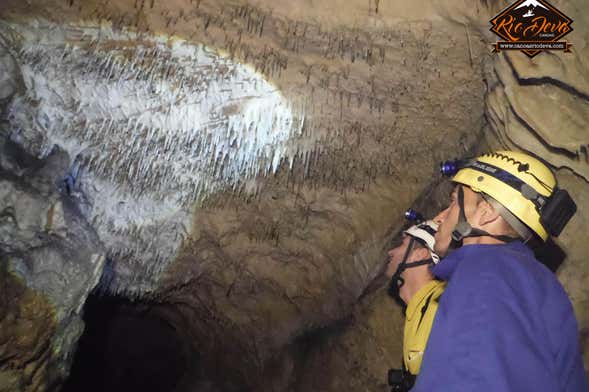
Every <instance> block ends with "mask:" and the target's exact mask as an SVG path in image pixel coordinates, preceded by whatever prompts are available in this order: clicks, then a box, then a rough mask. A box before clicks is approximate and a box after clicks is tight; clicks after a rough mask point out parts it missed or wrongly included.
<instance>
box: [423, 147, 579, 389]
mask: <svg viewBox="0 0 589 392" xmlns="http://www.w3.org/2000/svg"><path fill="white" fill-rule="evenodd" d="M458 166H459V167H458V171H457V172H456V174H455V176H454V177H453V181H454V182H455V183H456V184H457V185H456V188H455V190H454V192H453V194H452V199H451V202H450V205H449V206H448V208H446V209H445V210H444V211H442V212H441V213H440V214H439V215H438V216H437V217H436V218H435V220H436V221H437V222H439V223H440V226H439V230H438V232H437V234H436V246H435V250H436V252H438V254H440V255H441V256H444V255H447V256H446V257H445V258H444V259H443V260H442V261H441V262H440V263H439V264H437V265H436V266H434V267H433V268H432V272H433V273H434V275H435V276H436V277H438V278H440V279H443V280H445V281H447V282H448V284H447V286H446V289H445V291H444V295H443V296H442V298H441V300H440V302H439V307H438V312H437V314H436V317H435V320H434V324H433V327H432V332H431V334H430V338H429V341H428V345H427V350H426V352H425V354H424V358H423V364H422V367H421V372H420V376H419V378H418V379H417V382H416V385H415V387H414V389H412V391H413V392H431V391H451V392H460V391H469V392H471V391H493V392H502V391H514V392H515V391H517V392H520V391H534V392H544V391H545V392H557V391H567V392H581V391H583V392H585V391H587V390H588V389H587V386H586V384H585V377H584V371H583V363H582V359H581V355H580V350H579V343H578V342H579V335H578V329H577V322H576V320H575V316H574V313H573V308H572V306H571V303H570V300H569V299H568V297H567V295H566V293H565V291H564V290H563V288H562V286H561V285H560V283H559V282H558V281H557V279H556V277H555V276H554V275H553V274H552V273H551V272H550V271H549V270H548V269H547V268H546V267H544V266H543V265H542V264H540V263H539V262H538V261H537V260H536V259H535V258H534V256H533V253H532V251H531V250H530V249H529V248H528V247H527V246H526V245H525V244H524V243H525V242H529V241H531V240H533V239H534V238H536V239H538V240H546V239H547V238H548V237H549V235H554V236H556V235H558V234H560V232H561V230H562V229H563V227H564V226H565V225H566V223H567V222H568V220H569V219H570V218H571V217H572V215H573V214H574V213H575V211H576V206H575V204H574V202H573V201H572V199H571V198H570V197H569V196H568V193H566V191H564V190H560V189H559V188H558V186H557V184H556V179H555V177H554V175H553V174H552V172H551V171H550V169H548V167H546V166H545V165H544V164H543V163H541V162H540V161H539V160H537V159H535V158H533V157H531V156H529V155H526V154H522V153H517V152H513V151H500V152H497V153H492V154H485V155H483V156H480V157H477V158H476V159H474V160H470V161H465V162H459V165H458ZM445 168H447V167H444V169H445ZM451 243H462V247H460V248H458V249H457V250H454V251H453V252H452V253H450V254H447V253H448V249H449V247H450V245H451Z"/></svg>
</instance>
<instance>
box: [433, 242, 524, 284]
mask: <svg viewBox="0 0 589 392" xmlns="http://www.w3.org/2000/svg"><path fill="white" fill-rule="evenodd" d="M509 250H514V251H517V252H523V253H528V254H529V255H531V256H532V257H533V254H532V251H531V250H530V248H528V247H527V246H526V245H524V243H523V242H521V241H513V242H509V243H505V244H472V245H464V246H462V247H460V248H458V249H456V250H455V251H453V252H452V253H450V254H449V255H448V256H446V257H444V258H443V259H442V260H441V261H440V262H439V263H438V264H436V265H434V266H433V267H432V273H433V274H434V275H435V276H436V277H438V278H439V279H442V280H450V278H451V277H452V274H453V273H454V271H455V270H456V268H457V267H458V265H459V264H460V263H461V262H462V261H463V260H465V259H469V258H471V259H473V260H476V258H479V257H480V256H481V252H485V253H486V252H489V253H493V254H497V253H498V252H499V253H502V252H505V251H509Z"/></svg>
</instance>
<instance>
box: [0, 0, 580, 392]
mask: <svg viewBox="0 0 589 392" xmlns="http://www.w3.org/2000/svg"><path fill="white" fill-rule="evenodd" d="M0 1H1V3H2V6H1V7H0V109H2V108H3V109H4V112H3V118H4V121H3V122H2V123H1V125H2V127H1V128H0V130H1V133H0V136H1V138H0V141H1V143H0V148H3V149H5V150H4V151H8V150H11V149H16V151H18V154H20V155H22V156H26V157H28V158H27V159H26V160H25V159H20V158H19V159H16V158H15V157H11V156H9V155H3V156H0V181H2V184H3V187H2V188H0V201H2V203H3V204H2V205H4V204H6V205H8V206H11V208H12V210H10V211H9V212H10V213H11V216H10V218H11V220H10V221H9V222H8V223H5V220H3V219H4V218H5V214H4V213H5V212H6V211H4V212H2V213H0V246H1V247H0V249H4V251H7V252H8V254H9V257H8V263H7V264H8V265H9V269H10V270H11V271H12V272H13V273H14V274H15V275H17V276H19V277H20V278H21V279H22V280H23V281H24V282H25V283H26V284H27V285H28V286H29V287H32V288H34V289H35V290H38V291H40V292H43V293H49V294H48V295H47V296H48V298H49V302H50V303H51V304H52V306H54V307H55V308H56V309H57V311H56V314H57V317H56V320H55V322H54V324H55V328H54V329H55V330H56V331H58V332H57V335H56V336H59V339H56V338H53V340H52V343H51V345H50V347H52V349H51V350H53V351H52V352H53V353H54V354H51V355H55V356H57V355H58V354H55V353H59V355H61V356H62V357H60V359H59V361H62V363H67V361H68V360H66V359H63V358H65V357H67V353H68V352H69V351H68V350H72V347H73V346H74V345H75V341H76V339H77V338H78V337H79V335H80V333H81V330H82V326H81V322H80V321H79V314H80V312H81V308H82V306H83V303H84V300H85V298H86V297H87V295H88V292H89V291H90V290H92V289H94V287H95V286H96V287H97V288H96V290H97V291H98V292H100V293H102V294H103V295H107V296H118V297H123V298H127V299H131V300H136V301H143V302H142V303H144V304H149V307H150V308H151V309H155V311H156V313H157V314H158V315H159V317H162V318H164V319H165V320H166V323H169V324H170V325H173V326H174V327H175V328H176V329H177V330H178V331H181V334H182V336H181V337H180V339H181V340H182V341H183V342H190V343H189V344H188V345H189V346H190V347H191V349H192V350H195V351H197V352H200V353H201V354H202V355H206V356H207V358H208V359H209V361H208V365H203V364H199V366H205V367H206V366H210V367H211V369H212V370H211V369H209V370H210V371H209V374H213V373H215V370H214V369H213V368H217V369H223V371H226V372H227V373H226V374H221V375H218V377H219V379H223V378H224V377H225V375H226V376H227V378H228V379H231V380H232V381H231V382H232V383H233V384H232V385H234V384H235V383H236V382H237V381H235V380H239V382H237V383H238V384H239V383H243V384H245V385H248V386H250V387H253V386H255V385H256V383H260V381H259V380H264V382H266V383H268V382H269V381H268V380H270V379H272V380H274V381H275V382H276V385H275V386H274V387H272V388H274V389H273V390H286V389H285V387H284V385H286V384H288V383H289V382H290V381H289V379H290V377H291V375H292V374H295V373H297V372H299V371H301V372H303V371H305V369H303V368H299V367H297V366H300V365H296V364H293V363H295V362H296V358H300V356H301V355H302V354H301V352H300V351H297V350H298V349H294V348H293V345H296V344H295V343H296V342H298V341H299V340H297V339H302V338H304V337H305V336H307V335H306V334H308V333H309V332H310V331H323V330H324V329H328V330H329V331H331V332H333V330H332V329H331V328H334V327H333V326H334V325H336V327H335V328H336V329H337V328H339V327H338V326H342V325H348V324H346V323H351V322H352V321H350V318H354V317H356V316H357V317H360V316H361V317H364V318H365V319H366V321H365V322H364V324H362V326H361V327H360V328H357V329H355V330H354V331H355V332H349V333H347V332H346V333H344V335H342V336H340V337H341V339H340V340H338V341H337V342H335V341H330V340H329V339H327V340H326V341H323V344H324V346H321V347H322V348H320V349H319V351H314V352H313V353H312V354H311V355H309V356H308V357H304V358H306V359H309V360H310V362H309V363H310V365H308V366H309V367H310V368H315V367H316V368H318V369H319V368H321V366H319V365H318V364H322V363H324V362H325V363H329V366H327V365H326V369H330V370H333V369H335V368H337V366H340V367H343V368H346V369H352V370H354V369H356V370H357V364H355V363H353V362H352V360H350V361H349V362H347V363H345V364H344V363H342V362H338V361H344V360H343V359H341V358H335V359H334V357H332V356H330V354H327V353H326V352H327V351H329V350H334V352H335V353H336V354H334V356H337V355H338V353H340V354H341V353H349V352H350V351H352V352H353V353H354V355H360V357H362V355H364V354H365V355H366V357H365V358H364V360H365V362H366V363H370V365H367V366H371V368H370V369H371V370H370V372H377V373H379V374H381V373H382V374H384V372H385V371H386V368H385V367H386V366H387V365H386V363H385V362H382V363H380V362H379V360H378V359H377V358H376V357H375V355H376V354H375V353H378V356H379V357H381V358H387V359H391V358H395V359H396V358H397V357H398V356H396V354H398V352H399V351H398V340H399V339H397V338H395V336H400V335H399V334H398V333H397V334H396V335H395V334H392V336H389V337H384V335H385V334H386V335H389V334H388V333H385V332H386V331H388V330H385V329H384V328H383V326H384V325H387V324H395V325H397V326H398V325H400V319H399V318H398V317H397V318H395V317H394V316H392V315H390V314H388V313H387V314H386V315H385V313H383V312H377V311H374V308H369V309H367V308H362V309H361V311H360V316H358V312H357V307H358V303H359V300H360V299H362V298H365V297H366V296H370V294H371V293H372V292H374V291H375V290H377V289H379V288H380V289H381V288H382V286H383V283H382V281H379V276H380V274H381V272H382V268H383V266H384V263H383V260H384V259H383V257H384V254H385V252H384V251H385V250H386V247H387V246H388V243H389V240H390V239H391V237H393V236H394V235H395V234H396V233H398V232H399V230H400V228H401V227H402V224H403V219H402V212H403V211H404V210H405V209H406V208H408V207H410V206H412V205H413V206H418V207H422V208H424V212H426V213H428V214H431V213H433V212H435V209H436V208H440V207H441V205H442V204H441V203H443V200H444V192H446V190H447V189H445V188H439V187H437V185H438V184H437V182H438V181H437V180H438V179H439V177H438V174H437V165H438V163H439V162H440V161H441V160H444V159H447V158H453V157H461V156H465V155H467V154H472V153H473V152H474V151H477V150H480V149H484V148H488V147H489V146H492V147H496V148H499V147H508V148H515V149H522V150H524V151H528V152H533V153H536V154H538V155H541V156H542V157H543V158H545V159H546V160H547V161H548V162H549V163H551V164H552V165H553V166H554V167H556V168H560V169H561V171H560V172H559V175H560V176H561V177H562V179H563V181H564V182H565V183H570V184H576V185H571V186H578V187H579V189H581V190H586V189H585V188H586V179H587V178H588V176H589V171H588V169H587V168H588V167H589V165H587V146H588V145H589V140H587V132H586V131H585V128H586V124H587V120H588V118H589V115H588V113H589V109H588V106H587V94H588V93H587V90H588V88H589V87H588V86H587V80H589V79H588V78H587V75H588V72H587V69H588V67H587V63H586V59H587V58H588V55H587V50H588V49H587V48H586V47H585V42H586V37H587V33H586V32H587V27H585V26H586V24H584V22H585V21H586V20H583V19H584V18H585V19H586V16H585V15H589V13H586V12H585V13H583V12H582V9H583V5H582V4H581V1H580V0H579V1H562V2H556V1H555V2H554V3H557V5H558V6H559V7H563V9H566V13H567V14H568V15H572V16H573V19H575V20H576V23H575V25H574V26H575V31H574V32H573V33H572V34H571V41H572V42H574V45H575V46H574V48H575V53H576V54H575V56H569V57H567V55H566V54H561V53H558V54H552V53H546V54H543V55H540V56H537V58H536V59H534V61H531V60H529V59H528V58H527V57H525V56H523V55H521V54H520V53H509V54H505V53H503V54H501V55H493V56H494V57H491V56H492V55H491V53H490V49H489V43H490V42H491V41H492V40H493V38H492V37H490V33H489V31H488V27H489V26H488V21H489V19H490V18H491V17H492V15H494V14H495V13H496V12H497V11H498V10H499V9H501V8H502V7H503V6H505V5H506V4H507V3H506V2H504V1H503V2H497V1H491V0H486V1H485V0H483V1H466V0H455V1H452V2H442V1H426V0H416V1H412V2H405V1H394V2H392V1H380V0H362V1H359V0H329V1H327V0H326V1H315V0H301V1H287V0H274V1H267V0H255V1H254V0H250V1H241V0H222V1H214V0H173V1H161V0H119V1H111V0H102V1H94V0H90V1H78V0H63V1H62V0H51V1H41V0H28V1H15V0H0ZM587 22H588V23H589V21H587ZM518 55H520V56H518ZM6 75H8V76H6ZM546 108H554V110H546ZM558 124H561V125H562V124H566V127H563V129H562V131H561V132H558V133H556V132H554V131H553V129H554V128H555V127H557V126H558ZM7 135H8V136H7ZM5 139H6V140H5ZM491 139H492V140H491ZM18 154H17V155H18ZM585 193H586V192H585ZM585 193H583V192H579V195H580V196H579V200H585V199H584V198H585ZM416 200H417V201H416ZM0 206H1V205H0ZM3 214H4V215H3ZM576 219H577V220H576V221H573V226H575V225H577V226H579V225H580V226H583V225H584V224H585V223H584V222H585V220H584V219H585V218H583V216H580V217H579V218H576ZM39 233H42V234H39ZM56 235H57V236H58V237H59V238H60V239H59V241H61V242H59V241H57V240H55V236H56ZM575 241H576V240H574V238H573V239H571V238H568V237H567V238H565V240H564V244H565V245H568V244H574V243H575ZM56 244H57V245H56ZM76 244H78V245H76ZM79 244H82V245H79ZM46 248H47V249H52V251H51V252H49V251H48V250H46ZM571 248H572V249H576V250H578V249H579V247H578V246H577V247H575V246H574V245H571ZM31 249H34V251H32V250H31ZM55 249H58V250H59V252H58V251H55ZM64 249H65V250H64ZM60 252H61V254H60ZM575 252H576V253H575ZM579 252H580V251H574V252H572V253H571V255H572V256H571V259H572V262H571V263H570V265H578V261H579V260H580V259H581V256H580V253H579ZM15 255H18V256H15ZM44 260H45V261H44ZM68 260H83V261H82V262H80V263H79V265H77V264H76V265H74V263H71V262H68ZM579 262H580V261H579ZM571 271H573V270H571V269H565V270H564V272H563V273H562V274H563V275H562V276H564V277H565V279H569V284H570V286H569V287H571V288H572V289H571V290H572V291H571V292H572V297H573V299H574V303H575V305H576V306H577V307H582V306H583V305H582V304H584V303H588V302H587V301H589V297H588V295H587V293H586V290H584V289H583V288H582V287H583V285H580V284H578V282H577V281H575V279H576V277H575V273H574V272H571ZM576 276H577V277H578V276H581V275H576ZM588 276H589V275H588ZM72 282H76V284H72ZM571 282H572V283H571ZM575 282H576V283H575ZM14 287H17V286H16V285H15V286H14ZM18 287H20V286H18ZM56 288H57V289H56ZM60 290H61V291H60ZM26 298H27V301H28V300H29V297H26ZM31 298H32V297H31ZM379 298H380V299H377V300H376V301H375V302H374V303H376V304H377V305H378V306H381V308H383V307H386V306H389V305H390V303H388V302H386V301H384V300H381V299H382V298H381V297H379ZM385 302H386V303H385ZM43 308H44V309H45V304H43ZM72 309H73V310H72ZM355 311H356V313H354V312H355ZM46 313H47V312H46V311H43V312H42V314H43V317H45V316H44V315H45V314H46ZM354 315H355V316H354ZM76 317H78V318H76ZM581 319H582V320H583V318H581ZM72 320H73V321H72ZM341 323H343V324H341ZM583 325H587V322H586V321H585V322H584V324H583ZM52 328H53V327H52ZM60 331H61V332H60ZM331 332H330V333H331ZM397 332H399V331H397ZM354 333H356V335H353V334H354ZM350 334H352V335H350ZM358 334H359V335H358ZM39 335H40V333H39ZM358 336H360V337H358ZM375 336H377V337H375ZM379 339H380V340H379ZM387 339H388V340H387ZM368 341H370V342H372V343H370V344H368V343H366V342H368ZM374 341H377V343H374ZM383 341H385V342H386V344H381V343H382V342H383ZM63 342H65V343H63ZM293 342H295V343H293ZM326 342H327V343H326ZM358 342H360V343H362V344H364V343H366V347H373V346H371V344H377V347H376V348H374V347H373V348H374V351H373V352H371V353H369V354H366V352H362V351H361V350H359V349H358V348H357V347H356V348H350V347H352V346H353V345H354V344H356V345H358ZM48 347H49V346H48ZM56 347H59V349H56ZM342 347H343V348H342ZM383 347H388V348H383ZM391 347H392V348H391ZM323 349H325V350H326V352H322V351H321V350H323ZM342 350H343V351H342ZM346 350H347V351H346ZM395 350H397V351H395ZM51 355H49V354H47V356H46V357H47V358H53V357H51ZM586 356H587V355H586ZM277 357H280V358H279V359H280V360H277V359H276V358H277ZM43 358H45V357H43ZM52 360H53V359H52ZM270 360H275V362H276V363H278V364H279V365H276V366H278V367H279V369H277V368H276V367H269V366H268V362H269V361H270ZM586 360H587V358H586ZM55 361H58V360H57V359H55ZM41 362H42V361H41ZM15 366H16V365H15ZM281 366H282V367H281ZM63 368H64V369H66V370H63V371H62V374H67V366H66V365H64V367H63ZM268 369H270V370H268ZM375 369H377V370H375ZM307 370H309V369H307ZM356 370H354V371H351V372H349V377H348V378H343V379H342V382H352V383H353V382H357V383H358V385H356V387H357V388H356V389H354V388H355V387H354V388H352V389H351V390H360V389H361V388H363V386H362V383H365V382H367V381H366V378H365V376H366V374H365V373H362V371H365V372H366V373H368V374H372V373H370V372H369V371H368V370H366V369H364V370H357V372H358V373H354V372H355V371H356ZM269 371H272V372H274V373H273V374H274V375H273V376H271V377H270V378H268V374H266V373H267V372H269ZM265 372H266V373H265ZM314 372H315V371H313V369H311V370H310V372H308V374H309V375H307V376H305V377H306V378H305V377H299V380H302V381H301V383H302V384H301V388H302V389H301V390H305V385H306V388H307V390H313V389H314V390H339V389H341V387H343V386H344V385H345V384H337V378H338V376H337V374H334V375H333V377H330V378H329V382H332V384H331V386H330V387H327V386H326V384H321V383H319V384H317V383H316V382H315V381H314V380H313V379H312V378H313V375H314V374H315V375H316V373H314ZM334 372H335V373H337V370H335V371H334ZM35 374H36V375H37V376H35V377H37V381H36V382H37V383H38V385H43V384H42V381H39V380H40V377H41V376H39V375H40V374H44V373H43V372H37V373H35ZM194 374H196V372H195V373H194ZM276 374H282V375H283V376H284V377H285V379H286V381H284V380H282V379H281V378H280V377H282V376H278V377H276ZM354 374H357V375H360V374H362V376H358V377H357V380H356V381H353V379H354ZM340 376H341V375H340ZM31 377H32V376H31ZM370 377H373V375H370V376H369V379H370V382H371V383H373V385H376V384H378V382H376V381H374V380H373V379H371V378H370ZM33 378H34V377H33ZM346 380H347V381H346ZM350 380H352V381H350ZM274 381H272V382H274ZM19 382H20V381H19ZM26 382H28V383H29V384H31V383H32V381H26ZM183 382H184V383H186V385H188V386H189V387H187V389H186V390H190V386H191V385H194V382H195V381H194V380H184V381H183ZM272 382H270V383H269V384H264V388H270V387H269V386H268V385H271V384H272ZM326 382H327V381H326ZM285 383H286V384H285ZM262 384H263V383H262ZM262 384H258V389H255V388H254V389H255V390H264V389H263V388H262V387H261V386H260V385H262ZM31 385H32V384H31ZM272 385H274V384H272ZM39 388H40V389H39V390H42V387H39ZM358 388H359V389H358ZM30 390H35V389H34V388H32V389H30ZM203 390H205V389H203ZM221 390H223V388H221ZM227 390H230V389H227Z"/></svg>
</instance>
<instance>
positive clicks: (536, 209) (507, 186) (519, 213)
mask: <svg viewBox="0 0 589 392" xmlns="http://www.w3.org/2000/svg"><path fill="white" fill-rule="evenodd" d="M441 171H442V173H443V174H453V173H452V171H454V173H455V175H454V177H453V178H452V181H454V182H457V183H459V184H464V185H467V186H469V187H470V188H471V189H472V190H473V191H475V192H480V193H483V194H485V195H488V196H490V197H491V198H492V199H494V200H495V201H496V202H497V203H499V204H500V205H501V206H502V207H504V208H505V209H506V210H507V211H508V212H509V213H511V214H513V215H514V216H515V217H516V218H517V219H518V220H519V221H521V223H523V224H524V225H525V226H527V227H528V228H529V229H531V230H532V231H533V232H534V233H536V234H537V235H538V236H539V237H540V238H541V239H542V240H544V241H545V240H546V239H547V238H548V236H549V235H555V236H557V235H558V234H560V232H561V231H562V229H563V228H564V226H565V225H566V223H567V222H568V221H569V220H570V218H571V217H572V216H573V215H574V213H575V212H576V205H575V203H574V201H573V200H572V199H571V198H570V196H569V195H568V193H567V192H566V191H564V190H560V189H558V187H557V184H556V178H555V177H554V174H553V173H552V171H551V170H550V169H549V168H548V167H547V166H546V165H545V164H543V163H542V162H540V161H539V160H538V159H536V158H534V157H532V156H530V155H527V154H524V153H521V152H516V151H497V152H493V153H488V154H483V155H481V156H479V157H477V158H475V159H471V160H466V161H454V162H445V163H443V164H442V166H441ZM508 222H509V220H508ZM509 223H512V222H509ZM513 223H519V222H513ZM512 226H513V224H512ZM514 228H515V229H516V230H517V228H516V227H514Z"/></svg>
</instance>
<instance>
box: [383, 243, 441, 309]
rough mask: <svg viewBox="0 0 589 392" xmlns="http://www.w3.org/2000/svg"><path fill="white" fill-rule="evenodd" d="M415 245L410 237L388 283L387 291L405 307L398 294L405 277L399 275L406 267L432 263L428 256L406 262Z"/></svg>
mask: <svg viewBox="0 0 589 392" xmlns="http://www.w3.org/2000/svg"><path fill="white" fill-rule="evenodd" d="M414 245H415V238H413V237H410V240H409V245H407V250H406V251H405V254H404V255H403V260H402V261H401V262H400V263H399V265H398V266H397V270H396V271H395V273H394V275H393V276H392V277H391V281H390V283H389V289H388V293H389V295H390V296H391V297H393V298H394V299H395V301H396V302H397V303H398V304H399V305H401V306H402V307H403V308H406V307H407V304H406V303H405V301H403V299H402V298H401V295H400V290H401V287H403V285H404V284H405V279H403V278H402V277H401V274H402V273H403V272H404V271H405V270H406V269H408V268H414V267H419V266H421V265H427V264H433V262H434V260H433V259H432V258H431V257H430V258H429V259H423V260H417V261H412V262H411V263H408V262H407V259H408V258H409V255H410V254H411V251H412V250H413V246H414Z"/></svg>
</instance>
